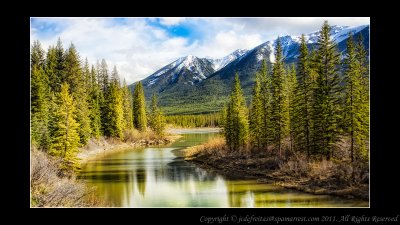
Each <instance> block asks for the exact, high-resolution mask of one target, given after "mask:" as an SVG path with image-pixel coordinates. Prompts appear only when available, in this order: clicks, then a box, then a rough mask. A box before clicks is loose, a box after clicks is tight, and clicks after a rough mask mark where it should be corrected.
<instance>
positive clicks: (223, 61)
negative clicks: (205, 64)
mask: <svg viewBox="0 0 400 225" xmlns="http://www.w3.org/2000/svg"><path fill="white" fill-rule="evenodd" d="M247 52H248V50H247V49H238V50H236V51H234V52H232V53H231V54H229V55H227V56H225V57H222V58H220V59H209V61H210V62H211V63H212V64H213V68H214V70H215V71H218V70H220V69H222V68H224V67H225V66H226V65H228V64H229V63H231V62H232V61H234V60H236V59H238V58H240V57H242V56H243V55H245V54H246V53H247Z"/></svg>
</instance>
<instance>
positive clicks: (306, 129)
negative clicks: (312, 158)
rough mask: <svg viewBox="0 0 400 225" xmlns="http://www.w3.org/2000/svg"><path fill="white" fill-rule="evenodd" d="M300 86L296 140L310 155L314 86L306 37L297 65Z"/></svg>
mask: <svg viewBox="0 0 400 225" xmlns="http://www.w3.org/2000/svg"><path fill="white" fill-rule="evenodd" d="M297 78H298V86H297V88H296V94H297V96H298V98H297V106H296V110H295V111H296V112H295V113H297V114H296V117H295V118H294V120H295V121H294V122H295V124H296V126H295V127H294V130H293V131H294V139H295V142H296V145H297V149H299V150H304V151H306V152H307V155H310V151H311V150H310V149H311V137H312V120H311V117H312V101H313V89H314V87H313V84H314V81H313V79H312V70H311V62H310V56H309V54H308V48H307V45H306V41H305V38H304V35H302V36H301V44H300V55H299V61H298V63H297Z"/></svg>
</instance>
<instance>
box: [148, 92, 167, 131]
mask: <svg viewBox="0 0 400 225" xmlns="http://www.w3.org/2000/svg"><path fill="white" fill-rule="evenodd" d="M149 126H150V128H151V129H152V130H153V131H154V132H155V133H156V134H158V135H162V134H163V133H164V129H165V118H164V116H163V115H162V113H161V111H160V109H159V108H158V107H157V97H156V95H155V94H154V93H153V96H152V98H151V104H150V114H149Z"/></svg>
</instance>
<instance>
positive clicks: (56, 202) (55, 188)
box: [31, 150, 105, 207]
mask: <svg viewBox="0 0 400 225" xmlns="http://www.w3.org/2000/svg"><path fill="white" fill-rule="evenodd" d="M59 164H60V160H59V159H57V158H54V157H50V156H48V155H47V154H46V153H44V152H41V151H37V150H33V151H31V206H32V207H95V206H103V205H105V203H104V202H102V201H100V200H99V199H98V198H97V197H96V195H95V190H94V189H93V188H88V187H87V186H86V185H85V183H83V182H81V181H78V180H76V179H75V176H72V177H66V176H64V175H63V173H62V172H61V170H60V169H59Z"/></svg>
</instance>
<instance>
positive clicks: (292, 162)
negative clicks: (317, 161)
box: [279, 155, 311, 177]
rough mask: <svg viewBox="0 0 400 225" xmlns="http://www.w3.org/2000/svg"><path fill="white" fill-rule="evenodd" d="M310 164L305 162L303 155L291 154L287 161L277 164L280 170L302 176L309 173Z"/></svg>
mask: <svg viewBox="0 0 400 225" xmlns="http://www.w3.org/2000/svg"><path fill="white" fill-rule="evenodd" d="M310 166H311V165H310V164H309V163H308V162H307V158H306V157H305V156H303V155H298V156H292V157H291V158H289V160H288V161H286V162H284V163H281V164H280V166H279V170H280V172H282V173H284V174H287V175H290V176H294V177H303V176H307V175H308V174H309V173H310V169H311V168H310Z"/></svg>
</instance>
